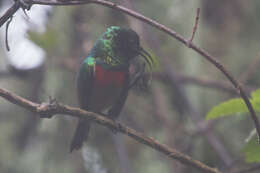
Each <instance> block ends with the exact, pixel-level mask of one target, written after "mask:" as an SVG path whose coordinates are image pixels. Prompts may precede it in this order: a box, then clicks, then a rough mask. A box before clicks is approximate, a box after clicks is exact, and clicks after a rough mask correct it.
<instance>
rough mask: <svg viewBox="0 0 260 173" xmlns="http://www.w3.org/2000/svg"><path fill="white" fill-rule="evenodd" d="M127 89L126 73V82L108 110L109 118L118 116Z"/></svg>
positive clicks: (128, 83)
mask: <svg viewBox="0 0 260 173" xmlns="http://www.w3.org/2000/svg"><path fill="white" fill-rule="evenodd" d="M129 89H130V76H129V73H128V74H127V76H126V82H125V84H124V86H123V88H122V91H121V93H120V95H119V98H118V99H117V100H116V101H115V103H114V104H113V106H112V107H111V109H110V110H109V111H108V117H109V118H112V119H116V118H118V117H119V115H120V113H121V111H122V109H123V107H124V105H125V102H126V99H127V96H128V91H129Z"/></svg>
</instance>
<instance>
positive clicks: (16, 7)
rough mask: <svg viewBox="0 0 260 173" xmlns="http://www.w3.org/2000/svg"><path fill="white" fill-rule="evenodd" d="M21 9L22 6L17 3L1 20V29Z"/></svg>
mask: <svg viewBox="0 0 260 173" xmlns="http://www.w3.org/2000/svg"><path fill="white" fill-rule="evenodd" d="M19 8H20V4H19V2H18V1H16V2H15V3H14V4H13V5H12V6H11V7H10V8H9V9H8V10H7V11H6V12H5V13H4V15H3V16H2V17H1V18H0V28H1V27H2V25H3V24H4V23H5V22H7V21H8V20H9V19H10V18H11V17H12V16H13V15H14V13H16V11H17V10H18V9H19Z"/></svg>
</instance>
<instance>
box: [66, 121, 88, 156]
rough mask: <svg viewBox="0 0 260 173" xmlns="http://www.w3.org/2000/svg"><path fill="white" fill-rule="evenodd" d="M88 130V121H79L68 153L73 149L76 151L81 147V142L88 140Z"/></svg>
mask: <svg viewBox="0 0 260 173" xmlns="http://www.w3.org/2000/svg"><path fill="white" fill-rule="evenodd" d="M89 130H90V122H89V121H88V120H82V119H79V122H78V126H77V129H76V131H75V133H74V136H73V138H72V141H71V144H70V152H72V151H73V150H74V149H75V150H78V149H80V148H81V147H82V145H83V142H84V141H85V140H87V138H88V133H89Z"/></svg>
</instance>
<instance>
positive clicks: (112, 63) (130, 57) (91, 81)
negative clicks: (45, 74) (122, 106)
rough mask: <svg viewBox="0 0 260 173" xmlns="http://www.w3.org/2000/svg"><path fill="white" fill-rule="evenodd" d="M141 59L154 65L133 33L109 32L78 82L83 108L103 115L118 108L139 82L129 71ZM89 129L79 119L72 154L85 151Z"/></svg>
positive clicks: (83, 67) (115, 28) (86, 122)
mask: <svg viewBox="0 0 260 173" xmlns="http://www.w3.org/2000/svg"><path fill="white" fill-rule="evenodd" d="M139 57H142V58H143V60H144V61H143V62H144V65H146V64H148V65H149V66H151V65H152V63H153V59H152V57H151V55H150V54H149V53H148V52H147V51H145V50H144V49H143V48H142V47H141V46H140V38H139V36H138V34H137V33H136V32H135V31H134V30H132V29H129V28H122V27H119V26H112V27H109V28H107V30H106V31H105V32H104V33H103V34H102V36H101V37H100V38H99V39H98V40H97V41H96V43H95V44H94V46H93V48H92V49H91V50H90V52H89V54H88V55H87V57H86V58H85V60H84V61H83V62H82V63H81V65H80V69H79V71H78V74H77V81H76V86H77V95H78V101H79V106H80V108H81V109H84V110H87V111H92V112H96V113H101V112H102V111H104V110H106V109H108V108H111V107H113V106H116V105H115V104H118V100H119V99H120V97H124V96H125V95H126V92H127V91H128V89H130V88H131V86H132V85H134V84H135V83H136V81H137V80H138V79H139V78H138V77H133V76H132V74H131V73H130V70H129V69H130V68H129V67H130V64H131V62H132V61H134V60H135V59H137V58H139ZM139 74H141V73H139ZM140 76H141V75H140ZM102 115H104V116H105V114H102ZM118 115H119V114H118ZM118 115H116V116H118ZM109 118H112V119H114V120H115V119H116V118H117V117H113V115H112V116H111V117H110V116H109ZM90 125H91V122H90V121H89V120H87V119H86V118H79V121H78V126H77V128H76V132H75V134H74V136H73V138H72V142H71V146H70V151H73V150H74V149H75V150H78V149H80V148H81V147H82V145H83V142H84V141H86V140H87V138H88V134H89V130H90Z"/></svg>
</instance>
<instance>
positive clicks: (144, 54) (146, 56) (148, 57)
mask: <svg viewBox="0 0 260 173" xmlns="http://www.w3.org/2000/svg"><path fill="white" fill-rule="evenodd" d="M139 55H141V56H142V57H143V58H144V60H145V61H146V63H147V64H148V65H149V66H150V67H151V68H152V66H153V63H154V62H153V58H152V56H151V55H150V54H149V53H148V52H147V51H146V50H144V49H143V48H142V47H140V51H139Z"/></svg>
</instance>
